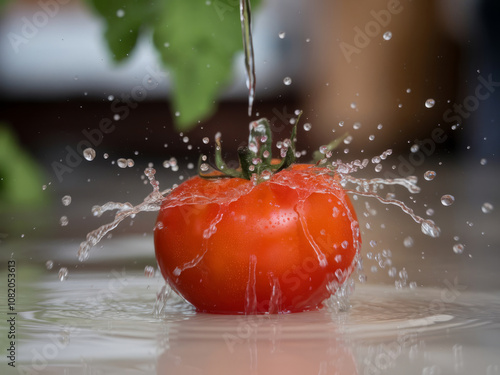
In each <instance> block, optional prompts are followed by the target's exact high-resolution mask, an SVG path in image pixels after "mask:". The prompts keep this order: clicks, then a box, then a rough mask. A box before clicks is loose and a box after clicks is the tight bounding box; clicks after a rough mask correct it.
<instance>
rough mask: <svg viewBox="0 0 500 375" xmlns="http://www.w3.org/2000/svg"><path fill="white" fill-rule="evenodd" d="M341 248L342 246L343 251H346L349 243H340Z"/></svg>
mask: <svg viewBox="0 0 500 375" xmlns="http://www.w3.org/2000/svg"><path fill="white" fill-rule="evenodd" d="M341 246H342V248H343V249H347V247H348V246H349V242H347V241H342V245H341Z"/></svg>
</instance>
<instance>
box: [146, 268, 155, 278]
mask: <svg viewBox="0 0 500 375" xmlns="http://www.w3.org/2000/svg"><path fill="white" fill-rule="evenodd" d="M144 275H145V276H146V277H147V278H148V279H149V278H152V277H153V276H154V275H155V269H154V267H153V266H146V267H144Z"/></svg>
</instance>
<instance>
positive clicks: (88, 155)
mask: <svg viewBox="0 0 500 375" xmlns="http://www.w3.org/2000/svg"><path fill="white" fill-rule="evenodd" d="M83 157H84V158H85V159H86V160H88V161H92V160H94V158H95V150H94V149H93V148H90V147H89V148H86V149H85V150H83Z"/></svg>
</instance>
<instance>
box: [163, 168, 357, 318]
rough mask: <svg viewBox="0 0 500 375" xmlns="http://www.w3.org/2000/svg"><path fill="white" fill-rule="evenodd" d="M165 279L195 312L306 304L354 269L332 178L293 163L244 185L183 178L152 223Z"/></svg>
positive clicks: (343, 204) (345, 204) (351, 219)
mask: <svg viewBox="0 0 500 375" xmlns="http://www.w3.org/2000/svg"><path fill="white" fill-rule="evenodd" d="M154 238H155V249H156V258H157V260H158V264H159V266H160V269H161V272H162V274H163V277H164V278H165V280H167V281H168V282H169V284H170V285H171V286H172V287H173V288H174V290H176V291H177V292H178V293H179V294H181V295H182V296H183V297H184V298H185V299H186V300H187V301H189V302H190V303H192V304H193V305H194V306H195V307H196V309H197V310H198V311H203V312H211V313H222V314H236V313H263V312H271V313H286V312H299V311H306V310H313V309H317V308H320V307H321V302H322V301H323V300H324V299H325V298H327V297H328V296H329V295H330V294H331V292H332V291H334V290H335V289H336V287H337V286H338V284H339V283H342V282H343V281H344V280H345V279H346V278H347V277H348V276H349V274H350V273H351V271H352V270H353V268H354V266H355V264H354V263H355V255H356V252H357V249H358V247H359V245H360V236H359V227H358V223H357V220H356V215H355V213H354V210H353V208H352V206H351V203H350V201H349V199H348V197H347V196H346V194H345V192H344V190H343V189H342V188H341V186H340V184H339V182H338V179H337V178H336V177H332V175H331V171H329V170H327V169H326V168H319V167H313V166H309V165H303V164H302V165H300V164H299V165H293V166H291V167H289V168H287V169H285V170H282V171H280V172H278V173H276V174H274V175H272V176H270V177H269V179H268V180H265V181H263V182H260V183H259V184H256V185H255V184H254V183H253V182H252V181H249V180H245V179H242V178H220V179H215V180H207V179H203V178H200V177H193V178H191V179H190V180H188V181H186V182H184V183H183V184H181V185H180V186H179V187H177V188H176V189H174V191H173V192H172V193H171V194H170V195H169V196H168V197H167V198H166V200H165V201H164V203H163V205H162V207H161V210H160V213H159V215H158V220H157V225H156V227H155V236H154Z"/></svg>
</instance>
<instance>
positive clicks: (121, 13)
mask: <svg viewBox="0 0 500 375" xmlns="http://www.w3.org/2000/svg"><path fill="white" fill-rule="evenodd" d="M124 15H125V11H124V10H123V9H118V10H117V11H116V16H117V17H118V18H122V17H123V16H124Z"/></svg>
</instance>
